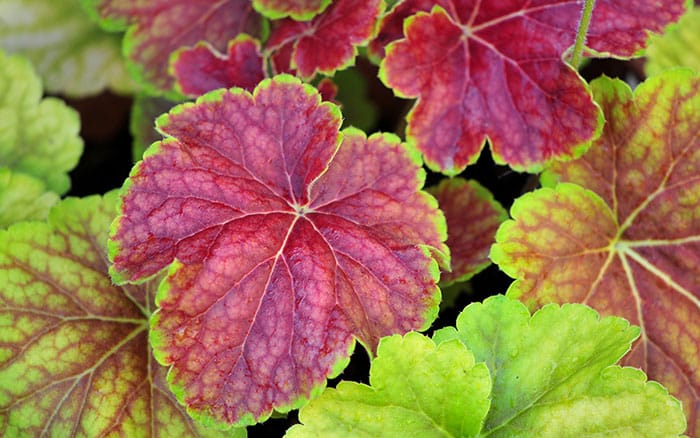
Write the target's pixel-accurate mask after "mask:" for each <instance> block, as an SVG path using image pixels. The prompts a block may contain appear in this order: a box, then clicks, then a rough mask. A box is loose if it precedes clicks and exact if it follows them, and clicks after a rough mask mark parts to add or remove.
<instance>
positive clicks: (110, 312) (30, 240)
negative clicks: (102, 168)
mask: <svg viewBox="0 0 700 438" xmlns="http://www.w3.org/2000/svg"><path fill="white" fill-rule="evenodd" d="M116 201H117V193H116V192H113V193H110V194H107V195H105V197H104V199H102V198H100V197H97V196H95V197H90V198H86V199H82V200H78V199H68V200H66V201H63V202H62V203H61V204H59V205H58V206H57V207H55V208H54V209H53V210H52V212H51V216H50V219H49V223H38V222H23V223H21V224H15V225H13V226H12V227H10V228H9V229H8V230H5V231H0V434H1V435H3V436H8V437H10V436H41V435H48V436H106V435H110V434H116V435H122V436H162V437H172V436H188V437H189V436H199V437H213V436H221V434H219V433H218V432H216V431H208V430H206V429H204V428H203V427H201V426H199V425H196V424H194V423H193V422H192V421H191V419H190V418H189V417H188V415H187V414H186V412H185V411H184V409H183V408H182V407H181V406H180V405H179V404H178V403H177V402H176V400H175V397H174V396H173V395H172V393H170V391H169V390H168V388H167V382H166V381H165V369H164V368H163V367H161V366H160V365H158V364H157V363H156V362H155V361H154V360H153V359H152V355H151V353H150V348H149V347H148V315H149V313H150V309H151V306H152V301H153V294H154V289H155V287H154V286H155V284H154V283H151V284H147V285H143V286H138V287H136V286H129V287H123V288H122V287H116V286H114V285H112V282H111V281H110V279H109V276H108V274H107V266H108V263H107V254H106V247H105V246H106V245H105V244H106V241H107V230H108V227H109V223H110V222H111V220H112V219H113V217H114V214H115V205H116ZM235 434H236V436H245V431H244V430H240V431H237V432H236V433H235Z"/></svg>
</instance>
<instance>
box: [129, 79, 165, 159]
mask: <svg viewBox="0 0 700 438" xmlns="http://www.w3.org/2000/svg"><path fill="white" fill-rule="evenodd" d="M173 106H175V102H173V101H171V100H168V99H165V98H162V97H152V96H149V95H147V94H143V93H139V94H137V95H136V96H135V97H134V103H133V104H132V106H131V119H130V120H129V130H130V131H131V135H132V137H133V138H134V142H133V144H132V147H131V155H132V158H133V161H134V162H136V161H139V160H140V159H141V158H142V156H143V153H144V152H145V151H146V149H147V148H148V146H150V145H151V143H154V142H156V141H158V140H162V139H163V136H162V135H161V134H160V133H159V132H158V131H156V126H155V124H156V118H157V117H158V116H160V115H161V114H163V113H166V112H168V110H169V109H170V108H172V107H173Z"/></svg>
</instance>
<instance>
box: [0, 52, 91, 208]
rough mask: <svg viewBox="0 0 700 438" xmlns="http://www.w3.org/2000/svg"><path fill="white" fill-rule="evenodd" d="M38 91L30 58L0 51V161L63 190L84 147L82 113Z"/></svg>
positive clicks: (51, 187) (37, 81)
mask: <svg viewBox="0 0 700 438" xmlns="http://www.w3.org/2000/svg"><path fill="white" fill-rule="evenodd" d="M41 95H42V91H41V83H40V81H39V78H38V77H37V76H36V74H35V73H34V71H33V69H32V66H31V64H30V63H29V62H28V61H26V60H25V59H23V58H20V57H18V56H8V55H5V54H3V53H2V52H1V51H0V167H8V168H10V169H12V170H14V171H18V172H22V173H25V174H27V175H31V176H34V177H35V178H37V179H39V180H41V181H43V182H44V183H45V184H46V187H47V188H48V189H49V190H52V191H54V192H56V193H58V194H59V195H61V194H64V193H65V192H67V191H68V188H69V187H70V179H69V178H68V174H67V172H68V171H69V170H71V169H72V168H73V167H75V165H76V164H77V163H78V159H79V158H80V154H81V153H82V150H83V143H82V140H81V139H80V137H79V136H78V132H79V131H80V118H79V117H78V113H76V112H75V111H74V110H72V109H70V108H68V107H67V106H66V105H65V104H64V103H63V102H62V101H61V100H59V99H54V98H46V99H43V100H42V99H41Z"/></svg>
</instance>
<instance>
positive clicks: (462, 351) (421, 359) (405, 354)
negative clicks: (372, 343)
mask: <svg viewBox="0 0 700 438" xmlns="http://www.w3.org/2000/svg"><path fill="white" fill-rule="evenodd" d="M370 384H371V386H367V385H362V384H359V383H355V382H341V383H340V384H339V385H338V387H337V388H336V389H330V388H329V389H327V390H326V391H324V393H323V394H322V395H321V396H320V397H318V398H317V399H315V400H314V401H312V402H311V403H310V404H309V405H308V406H306V407H304V408H302V410H301V412H300V413H299V420H300V421H301V423H302V425H297V426H294V427H292V428H291V429H290V430H288V431H287V434H286V436H288V437H308V436H319V437H320V436H336V437H337V436H352V437H358V436H367V437H369V436H404V435H405V434H406V433H408V432H410V434H411V435H413V436H419V437H433V436H434V437H445V436H455V437H465V436H476V434H477V433H478V432H479V430H480V429H481V425H482V423H483V421H484V417H485V416H486V413H487V412H488V410H489V404H490V403H489V401H490V400H489V395H490V393H491V378H490V376H489V370H488V369H487V368H486V366H485V365H484V364H483V363H480V364H475V363H474V356H473V355H472V354H471V353H470V352H469V351H468V350H467V349H466V348H465V346H464V344H462V343H461V342H458V341H451V342H443V343H441V344H440V345H438V346H437V347H436V346H435V344H434V343H433V341H431V340H430V339H429V338H426V337H425V336H423V335H420V334H418V333H415V332H411V333H408V334H407V335H406V336H405V337H403V338H402V337H400V336H399V335H394V336H391V337H387V338H384V339H382V341H381V342H380V343H379V348H378V351H377V358H376V359H374V360H373V361H372V367H371V369H370Z"/></svg>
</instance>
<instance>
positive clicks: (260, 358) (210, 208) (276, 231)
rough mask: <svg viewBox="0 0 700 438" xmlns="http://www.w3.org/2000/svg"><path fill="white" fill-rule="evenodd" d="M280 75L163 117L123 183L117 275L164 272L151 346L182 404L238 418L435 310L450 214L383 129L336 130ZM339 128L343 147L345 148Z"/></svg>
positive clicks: (114, 250)
mask: <svg viewBox="0 0 700 438" xmlns="http://www.w3.org/2000/svg"><path fill="white" fill-rule="evenodd" d="M340 123H341V116H340V113H339V111H338V109H337V107H335V105H333V104H330V103H327V102H324V103H320V97H319V95H318V93H317V92H316V91H315V90H314V89H313V88H311V87H310V86H307V85H302V84H301V83H300V82H299V80H297V79H294V78H292V77H291V76H288V75H283V76H278V77H276V78H274V79H272V80H270V79H268V80H265V81H263V82H262V83H261V84H260V85H259V86H258V87H257V88H256V90H255V92H254V93H253V94H252V95H251V94H249V93H248V92H245V91H244V90H241V89H233V90H230V91H229V90H218V91H215V92H211V93H209V94H206V95H205V96H203V97H201V98H200V99H199V100H198V101H197V103H196V104H185V105H183V106H180V107H177V108H176V109H174V110H173V111H171V113H170V114H169V115H166V116H163V117H162V118H160V119H159V121H158V124H159V129H160V131H161V132H163V133H164V134H166V135H168V136H169V137H171V138H168V139H166V140H165V141H163V142H161V143H160V144H156V145H154V146H152V148H151V149H149V151H147V152H146V154H145V157H144V161H143V162H141V163H140V164H139V165H138V166H137V167H136V168H134V170H133V171H132V175H131V177H130V179H129V180H128V181H127V183H126V184H125V187H124V189H123V190H124V191H123V199H122V202H123V203H122V207H121V213H122V215H121V216H120V217H119V218H118V219H117V220H116V221H115V223H114V226H113V231H112V236H111V239H112V240H111V250H110V255H111V257H112V259H113V261H114V265H113V270H112V274H113V278H114V279H115V280H116V281H118V282H123V281H139V280H141V279H144V278H147V277H149V276H151V275H154V274H155V273H156V272H158V271H160V270H161V269H163V268H164V267H166V266H168V265H170V264H171V263H173V261H175V262H174V263H173V265H172V266H171V268H170V270H169V273H168V276H167V278H166V279H165V280H164V283H163V286H162V289H161V291H160V293H159V297H158V298H159V299H158V305H159V306H160V309H159V310H158V312H157V313H156V314H155V315H154V318H153V322H152V324H153V326H152V329H153V330H152V335H151V336H152V337H151V339H152V343H153V346H154V349H155V350H156V357H158V359H159V360H160V361H161V362H162V363H165V364H172V370H171V372H170V375H169V379H170V382H171V384H172V387H173V388H174V390H175V391H176V394H178V397H179V399H180V400H181V401H182V402H183V403H184V404H185V405H186V406H187V407H188V410H189V411H190V412H191V413H192V414H194V415H196V416H197V417H198V418H200V419H202V420H204V421H207V422H213V423H217V424H221V423H237V424H246V423H251V422H253V421H259V420H261V419H264V418H267V416H269V415H270V412H271V410H272V409H273V408H274V409H277V410H279V411H286V410H289V409H292V408H295V407H298V406H300V405H302V404H303V403H304V402H305V400H306V399H308V398H309V397H311V396H312V395H313V394H315V393H317V392H319V391H320V390H321V388H322V387H323V385H324V384H325V379H326V377H327V376H331V375H335V374H337V373H338V372H339V371H340V370H341V369H342V368H343V367H344V365H345V364H346V363H347V360H348V356H349V353H350V351H351V349H352V348H353V344H354V341H353V338H357V339H359V340H360V341H361V342H362V343H363V344H364V345H365V346H367V347H368V348H369V349H371V350H374V349H375V348H376V346H377V343H378V340H379V339H380V338H381V337H383V336H386V335H389V334H393V333H404V332H407V331H410V330H414V329H420V328H423V327H426V326H427V325H428V324H429V323H430V322H431V321H432V319H433V318H434V317H435V313H436V311H437V303H438V301H439V291H438V289H437V287H436V281H437V276H438V266H437V264H436V263H435V261H434V259H433V257H437V258H438V260H439V261H440V262H441V264H442V265H443V266H446V265H447V264H448V263H449V257H448V256H447V255H446V253H447V248H446V246H445V245H444V243H443V241H444V239H445V237H446V236H445V229H444V228H445V225H444V217H443V216H442V214H441V213H440V212H439V210H438V209H437V203H436V201H435V200H434V199H433V198H432V197H431V196H430V195H428V194H427V193H425V192H422V191H420V190H419V189H420V187H421V186H422V184H423V179H424V176H425V174H424V172H423V170H422V169H420V160H419V158H418V156H417V154H415V152H412V151H410V150H408V149H407V148H406V147H405V146H404V145H402V144H401V143H400V142H399V141H398V139H397V138H396V137H394V136H392V135H388V134H387V135H374V136H372V137H370V138H366V137H365V136H364V134H362V133H361V132H360V131H358V130H355V129H350V130H346V131H344V132H343V134H342V136H341V134H340V133H339V131H338V128H339V126H340ZM341 137H342V145H340V146H339V142H340V139H341Z"/></svg>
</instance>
